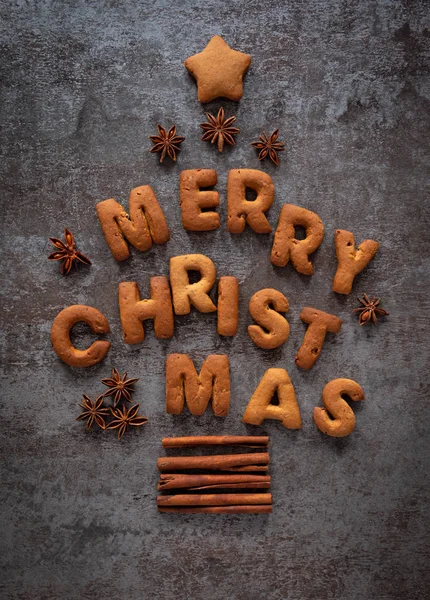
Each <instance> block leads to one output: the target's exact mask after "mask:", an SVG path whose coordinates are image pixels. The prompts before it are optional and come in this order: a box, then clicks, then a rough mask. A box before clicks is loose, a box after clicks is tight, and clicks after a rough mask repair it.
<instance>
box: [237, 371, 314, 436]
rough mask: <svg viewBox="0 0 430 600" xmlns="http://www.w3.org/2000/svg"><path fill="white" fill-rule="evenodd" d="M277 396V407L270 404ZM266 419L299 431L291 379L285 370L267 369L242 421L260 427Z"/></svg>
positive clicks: (297, 412) (298, 411)
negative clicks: (279, 422) (274, 420)
mask: <svg viewBox="0 0 430 600" xmlns="http://www.w3.org/2000/svg"><path fill="white" fill-rule="evenodd" d="M275 393H276V394H277V396H278V400H279V405H275V404H271V401H272V398H273V396H274V395H275ZM266 419H276V420H277V421H281V422H282V425H283V426H284V427H286V428H287V429H301V428H302V419H301V417H300V410H299V406H298V404H297V400H296V394H295V392H294V387H293V384H292V383H291V379H290V377H289V375H288V373H287V371H285V369H268V370H267V371H266V372H265V374H264V376H263V379H262V380H261V381H260V383H259V384H258V386H257V389H256V390H255V392H254V394H253V396H252V398H251V400H250V401H249V404H248V406H247V407H246V410H245V413H244V415H243V419H242V421H243V422H244V423H250V424H251V425H261V423H262V422H263V421H265V420H266Z"/></svg>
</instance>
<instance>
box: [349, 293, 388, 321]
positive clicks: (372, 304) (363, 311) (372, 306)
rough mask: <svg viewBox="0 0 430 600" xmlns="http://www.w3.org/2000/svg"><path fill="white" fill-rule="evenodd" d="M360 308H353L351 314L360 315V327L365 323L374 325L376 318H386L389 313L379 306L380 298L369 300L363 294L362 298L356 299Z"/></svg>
mask: <svg viewBox="0 0 430 600" xmlns="http://www.w3.org/2000/svg"><path fill="white" fill-rule="evenodd" d="M357 300H358V301H359V302H360V304H361V305H362V306H359V307H358V308H355V309H354V310H353V311H352V312H357V313H359V314H360V316H359V318H358V322H359V324H360V325H364V324H365V323H369V322H371V323H373V325H376V321H377V319H378V317H386V316H388V315H389V314H390V313H388V312H387V311H386V310H384V309H383V308H381V307H380V306H379V303H380V302H381V299H380V298H369V296H368V295H367V294H363V298H357Z"/></svg>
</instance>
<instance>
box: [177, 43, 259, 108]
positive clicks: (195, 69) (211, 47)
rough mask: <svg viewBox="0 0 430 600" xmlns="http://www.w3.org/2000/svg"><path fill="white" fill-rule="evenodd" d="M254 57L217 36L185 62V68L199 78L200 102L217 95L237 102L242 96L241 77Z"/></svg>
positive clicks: (198, 93) (207, 100)
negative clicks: (235, 48) (232, 46)
mask: <svg viewBox="0 0 430 600" xmlns="http://www.w3.org/2000/svg"><path fill="white" fill-rule="evenodd" d="M250 64H251V57H250V56H249V55H248V54H244V53H243V52H238V51H237V50H232V49H231V48H230V46H229V45H228V44H227V43H226V42H225V41H224V40H223V39H222V38H221V37H220V36H219V35H215V36H214V37H213V38H212V39H211V40H210V42H209V44H208V45H207V46H206V48H205V49H204V50H203V52H199V53H198V54H194V56H190V57H189V58H187V60H186V61H185V62H184V65H185V67H186V69H187V70H188V71H189V72H190V73H191V75H192V76H193V77H194V78H195V79H196V80H197V97H198V99H199V101H200V102H210V101H211V100H215V98H220V97H222V98H228V99H229V100H235V101H238V100H240V99H241V98H242V94H243V84H242V79H243V76H244V74H245V73H246V71H247V70H248V67H249V65H250Z"/></svg>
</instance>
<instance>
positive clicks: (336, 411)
mask: <svg viewBox="0 0 430 600" xmlns="http://www.w3.org/2000/svg"><path fill="white" fill-rule="evenodd" d="M342 396H348V398H350V399H351V400H354V401H358V400H364V392H363V389H362V388H361V386H359V385H358V383H357V382H356V381H354V380H353V379H333V380H332V381H329V382H328V384H327V385H326V386H325V388H324V389H323V392H322V401H323V404H324V406H325V408H321V407H319V406H317V407H315V408H314V421H315V425H316V426H317V427H318V429H319V430H320V431H322V432H323V433H325V434H327V435H330V436H332V437H345V436H347V435H349V434H350V433H352V432H353V431H354V428H355V415H354V412H353V410H352V408H351V407H350V406H349V404H347V402H346V401H345V400H344V399H343V397H342Z"/></svg>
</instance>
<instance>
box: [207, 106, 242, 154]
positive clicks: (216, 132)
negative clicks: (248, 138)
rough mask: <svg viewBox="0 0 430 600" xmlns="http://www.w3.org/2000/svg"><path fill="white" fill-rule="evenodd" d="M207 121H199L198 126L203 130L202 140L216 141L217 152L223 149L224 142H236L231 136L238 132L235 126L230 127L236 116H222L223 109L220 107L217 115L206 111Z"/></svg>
mask: <svg viewBox="0 0 430 600" xmlns="http://www.w3.org/2000/svg"><path fill="white" fill-rule="evenodd" d="M206 116H207V119H208V122H207V123H200V127H201V128H202V129H204V130H205V133H204V134H203V136H202V140H203V141H204V142H211V144H214V143H215V142H218V143H217V146H218V150H219V152H222V151H223V148H224V143H225V142H227V144H230V146H234V145H235V144H236V142H235V141H234V138H233V136H234V135H237V134H238V133H239V132H240V129H238V128H237V127H232V124H233V123H234V122H235V121H236V117H229V118H228V119H225V118H224V109H223V108H222V107H221V108H220V109H219V111H218V114H217V116H216V117H215V116H214V115H211V113H208V112H207V113H206Z"/></svg>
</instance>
